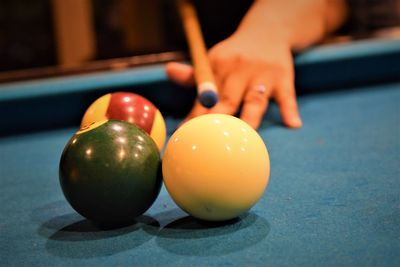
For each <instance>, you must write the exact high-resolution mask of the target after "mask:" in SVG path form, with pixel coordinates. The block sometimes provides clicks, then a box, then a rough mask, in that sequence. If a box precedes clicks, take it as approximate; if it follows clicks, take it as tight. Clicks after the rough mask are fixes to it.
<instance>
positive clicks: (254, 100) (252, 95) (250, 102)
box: [240, 73, 273, 129]
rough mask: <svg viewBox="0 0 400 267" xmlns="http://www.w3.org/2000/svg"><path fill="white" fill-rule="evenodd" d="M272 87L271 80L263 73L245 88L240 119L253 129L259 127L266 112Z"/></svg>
mask: <svg viewBox="0 0 400 267" xmlns="http://www.w3.org/2000/svg"><path fill="white" fill-rule="evenodd" d="M272 86H273V79H272V78H271V77H270V76H269V75H268V74H266V73H265V74H264V75H259V76H257V77H256V78H254V79H253V80H252V81H251V82H250V83H249V85H248V87H247V91H246V94H245V96H244V99H243V108H242V113H241V115H240V118H241V119H242V120H244V121H245V122H247V123H248V124H249V125H250V126H251V127H253V128H254V129H257V128H258V127H259V126H260V124H261V121H262V118H263V116H264V114H265V112H266V110H267V107H268V103H269V97H270V95H271V91H272V88H273V87H272Z"/></svg>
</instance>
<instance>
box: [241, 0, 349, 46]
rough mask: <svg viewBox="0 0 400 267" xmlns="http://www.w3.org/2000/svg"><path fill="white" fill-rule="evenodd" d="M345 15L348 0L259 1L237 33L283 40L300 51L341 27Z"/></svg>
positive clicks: (244, 19)
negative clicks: (346, 0)
mask: <svg viewBox="0 0 400 267" xmlns="http://www.w3.org/2000/svg"><path fill="white" fill-rule="evenodd" d="M346 15H347V7H346V3H345V0H295V1H289V0H256V1H254V4H253V5H252V7H251V8H250V10H249V12H248V13H247V14H246V16H245V17H244V18H243V20H242V22H241V24H240V26H239V28H238V30H237V33H242V34H250V35H253V36H257V37H259V38H263V39H264V38H266V39H269V38H271V39H273V38H279V39H281V40H282V39H284V40H285V41H286V42H287V43H288V45H289V46H290V48H291V49H293V50H301V49H303V48H305V47H307V46H309V45H311V44H313V43H315V42H317V41H319V40H321V39H322V38H323V37H324V36H326V35H327V34H328V33H330V32H332V31H333V30H335V29H336V28H337V27H339V26H340V25H341V24H342V23H343V22H344V20H345V19H346ZM260 29H261V32H260Z"/></svg>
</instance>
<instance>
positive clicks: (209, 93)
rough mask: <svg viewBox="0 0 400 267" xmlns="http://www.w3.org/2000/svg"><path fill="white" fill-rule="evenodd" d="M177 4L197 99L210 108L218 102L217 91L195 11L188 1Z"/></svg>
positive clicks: (182, 0) (179, 1)
mask: <svg viewBox="0 0 400 267" xmlns="http://www.w3.org/2000/svg"><path fill="white" fill-rule="evenodd" d="M177 3H178V9H179V12H180V15H181V18H182V23H183V28H184V31H185V35H186V39H187V42H188V45H189V50H190V55H191V58H192V63H193V66H194V75H195V80H196V85H197V93H198V98H199V101H200V103H201V104H202V105H203V106H204V107H207V108H211V107H212V106H214V105H215V104H216V103H217V101H218V91H217V86H216V84H215V79H214V75H213V72H212V70H211V66H210V63H209V61H208V57H207V49H206V46H205V43H204V39H203V35H202V33H201V28H200V23H199V20H198V18H197V14H196V10H195V8H194V6H193V4H192V3H191V2H190V0H177Z"/></svg>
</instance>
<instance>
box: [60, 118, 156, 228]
mask: <svg viewBox="0 0 400 267" xmlns="http://www.w3.org/2000/svg"><path fill="white" fill-rule="evenodd" d="M59 167H60V168H59V176H60V184H61V188H62V191H63V193H64V195H65V197H66V199H67V200H68V202H69V203H70V204H71V206H72V207H73V208H74V209H75V210H76V211H77V212H78V213H80V214H81V215H82V216H84V217H86V218H87V219H89V220H92V221H95V222H98V223H103V224H110V223H112V224H113V223H129V222H133V221H134V219H135V218H136V217H137V216H139V215H141V214H143V213H144V212H145V211H146V210H147V209H148V208H149V207H150V206H151V205H152V204H153V202H154V201H155V199H156V198H157V196H158V194H159V192H160V188H161V183H162V176H161V159H160V153H159V150H158V148H157V145H156V143H155V142H154V141H153V139H152V138H151V137H150V136H149V135H148V134H147V133H146V132H145V131H144V130H142V129H140V128H139V127H137V126H135V125H133V124H130V123H128V122H124V121H118V120H108V121H100V122H97V123H94V124H92V125H90V126H88V127H86V128H84V129H81V130H79V131H78V132H77V133H76V134H75V135H74V136H73V137H72V138H71V139H70V141H69V142H68V143H67V145H66V146H65V148H64V151H63V153H62V155H61V160H60V166H59Z"/></svg>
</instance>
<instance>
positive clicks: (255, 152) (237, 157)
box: [162, 114, 270, 221]
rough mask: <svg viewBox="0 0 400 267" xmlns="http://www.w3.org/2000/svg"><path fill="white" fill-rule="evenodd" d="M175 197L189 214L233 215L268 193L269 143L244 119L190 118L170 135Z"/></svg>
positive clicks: (168, 178)
mask: <svg viewBox="0 0 400 267" xmlns="http://www.w3.org/2000/svg"><path fill="white" fill-rule="evenodd" d="M162 163H163V164H162V171H163V178H164V183H165V186H166V188H167V191H168V192H169V194H170V196H171V198H172V199H173V200H174V201H175V202H176V204H177V205H178V206H179V207H181V208H182V209H183V210H184V211H186V212H187V213H189V214H190V215H192V216H194V217H196V218H199V219H203V220H210V221H223V220H229V219H233V218H235V217H237V216H239V215H240V214H242V213H244V212H246V211H247V210H249V209H250V208H251V207H252V206H253V205H254V204H255V203H256V202H257V201H258V200H259V199H260V197H261V196H262V195H263V193H264V191H265V189H266V187H267V184H268V180H269V174H270V161H269V155H268V151H267V147H266V145H265V144H264V142H263V140H262V139H261V137H260V136H259V134H258V133H257V132H256V131H255V130H254V129H253V128H251V127H250V126H249V125H248V124H247V123H245V122H244V121H242V120H240V119H238V118H236V117H233V116H230V115H223V114H207V115H202V116H199V117H196V118H194V119H191V120H189V121H188V122H186V123H185V124H183V125H182V126H181V127H180V128H178V129H177V130H176V131H175V133H174V134H173V135H172V136H171V138H170V139H169V141H168V143H167V146H166V149H165V153H164V156H163V159H162Z"/></svg>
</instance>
